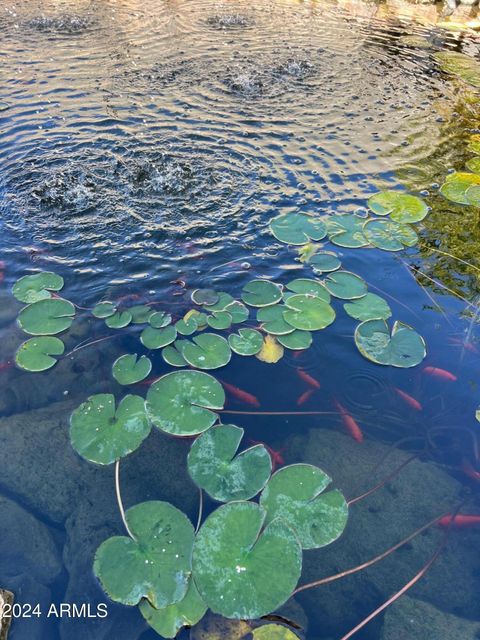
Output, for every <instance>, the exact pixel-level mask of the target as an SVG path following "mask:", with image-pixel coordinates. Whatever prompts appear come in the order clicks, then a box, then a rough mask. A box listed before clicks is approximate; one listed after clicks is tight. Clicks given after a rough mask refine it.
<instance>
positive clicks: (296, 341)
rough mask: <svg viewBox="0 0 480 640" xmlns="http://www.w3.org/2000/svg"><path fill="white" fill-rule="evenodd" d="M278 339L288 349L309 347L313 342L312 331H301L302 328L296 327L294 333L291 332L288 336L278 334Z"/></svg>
mask: <svg viewBox="0 0 480 640" xmlns="http://www.w3.org/2000/svg"><path fill="white" fill-rule="evenodd" d="M277 340H278V342H279V343H280V344H281V345H282V346H284V347H286V348H287V349H292V350H298V349H300V350H302V349H308V347H309V346H310V345H311V344H312V334H311V333H310V331H301V330H300V329H295V331H294V332H293V333H289V334H288V335H286V336H277Z"/></svg>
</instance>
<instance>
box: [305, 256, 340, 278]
mask: <svg viewBox="0 0 480 640" xmlns="http://www.w3.org/2000/svg"><path fill="white" fill-rule="evenodd" d="M308 264H309V265H310V266H311V267H312V269H313V271H314V273H320V274H321V273H328V272H330V271H336V270H337V269H340V267H341V266H342V263H341V261H340V259H339V258H338V256H337V254H336V253H334V252H333V251H318V252H317V253H316V254H315V255H313V256H312V257H311V258H310V260H309V261H308Z"/></svg>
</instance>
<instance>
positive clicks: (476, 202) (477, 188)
mask: <svg viewBox="0 0 480 640" xmlns="http://www.w3.org/2000/svg"><path fill="white" fill-rule="evenodd" d="M465 197H466V199H467V200H468V203H469V204H471V205H472V206H474V207H480V185H478V184H476V185H473V186H472V187H469V188H468V189H467V190H466V191H465Z"/></svg>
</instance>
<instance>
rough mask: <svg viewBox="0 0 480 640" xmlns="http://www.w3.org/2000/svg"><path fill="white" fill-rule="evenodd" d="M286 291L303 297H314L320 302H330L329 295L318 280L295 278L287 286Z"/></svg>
mask: <svg viewBox="0 0 480 640" xmlns="http://www.w3.org/2000/svg"><path fill="white" fill-rule="evenodd" d="M287 289H288V290H289V291H293V292H294V293H303V294H305V295H310V296H316V297H317V298H320V300H325V302H330V294H329V293H328V291H327V290H326V289H325V287H324V286H323V283H322V282H320V280H312V279H311V278H297V279H296V280H292V281H291V282H289V283H288V284H287Z"/></svg>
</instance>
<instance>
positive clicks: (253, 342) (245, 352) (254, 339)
mask: <svg viewBox="0 0 480 640" xmlns="http://www.w3.org/2000/svg"><path fill="white" fill-rule="evenodd" d="M228 344H229V345H230V348H231V350H232V351H234V352H235V353H237V354H238V355H239V356H254V355H256V354H257V353H258V352H259V351H260V349H261V348H262V346H263V337H262V334H261V333H260V332H259V331H256V330H255V329H239V330H238V333H232V334H231V335H229V336H228Z"/></svg>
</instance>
